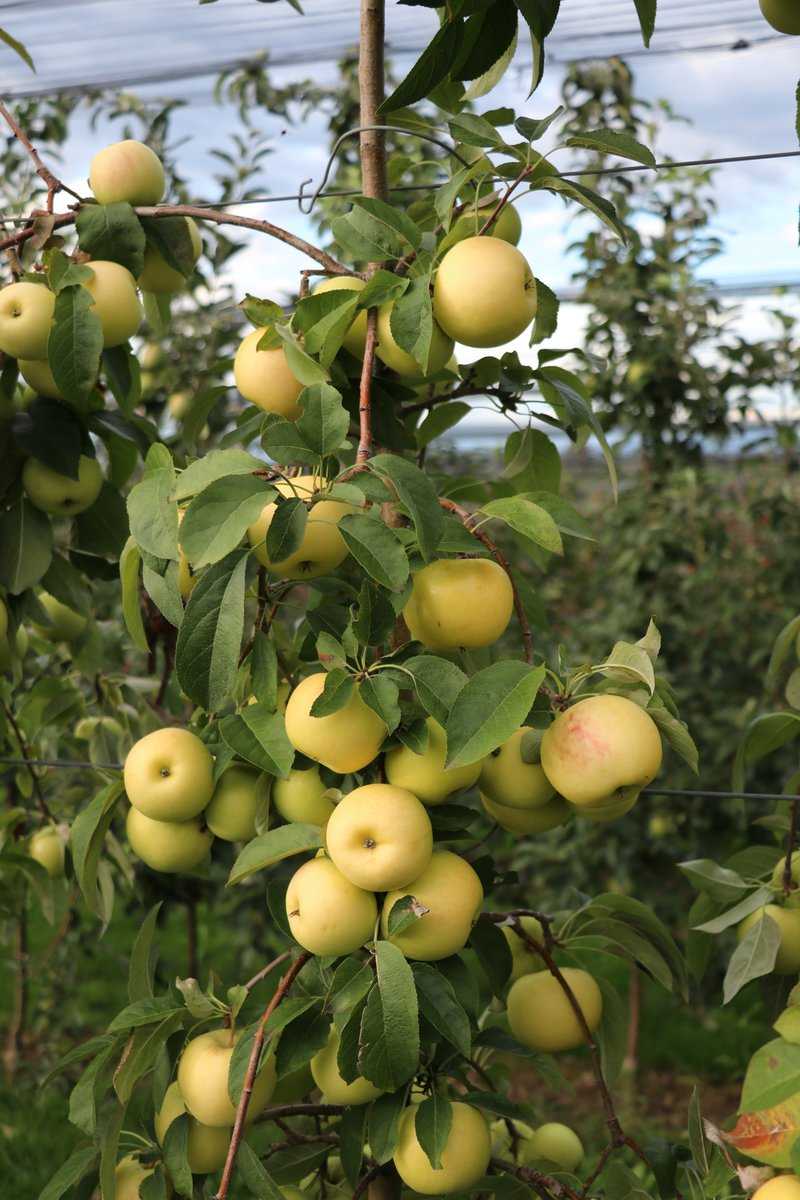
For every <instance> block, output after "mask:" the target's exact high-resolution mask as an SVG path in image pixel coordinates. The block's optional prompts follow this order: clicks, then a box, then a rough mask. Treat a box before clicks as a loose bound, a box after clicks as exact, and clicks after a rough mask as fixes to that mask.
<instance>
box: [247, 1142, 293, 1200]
mask: <svg viewBox="0 0 800 1200" xmlns="http://www.w3.org/2000/svg"><path fill="white" fill-rule="evenodd" d="M236 1168H237V1170H238V1171H239V1172H240V1173H241V1176H242V1180H243V1182H244V1185H245V1187H247V1188H249V1189H250V1191H251V1192H252V1193H253V1195H254V1196H259V1197H261V1198H262V1200H283V1192H282V1191H281V1190H280V1188H279V1187H278V1185H277V1183H276V1182H275V1180H274V1179H273V1178H272V1176H271V1175H270V1173H269V1171H268V1170H267V1168H266V1167H265V1166H264V1164H263V1162H262V1161H261V1159H260V1158H259V1157H258V1155H257V1154H256V1152H255V1150H253V1149H252V1147H251V1146H249V1145H248V1144H247V1142H245V1141H243V1142H240V1143H239V1153H238V1154H237V1156H236Z"/></svg>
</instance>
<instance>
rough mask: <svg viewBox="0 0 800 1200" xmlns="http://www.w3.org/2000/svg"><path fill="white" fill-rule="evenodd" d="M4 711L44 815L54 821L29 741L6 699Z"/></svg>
mask: <svg viewBox="0 0 800 1200" xmlns="http://www.w3.org/2000/svg"><path fill="white" fill-rule="evenodd" d="M3 712H4V713H5V716H6V720H7V721H8V723H9V725H10V726H11V728H12V729H13V730H14V736H15V737H16V739H17V742H18V743H19V749H20V754H21V755H22V757H23V758H24V759H25V765H26V767H27V768H28V774H29V775H30V777H31V783H32V784H33V791H34V795H35V796H36V800H37V802H38V805H39V809H40V811H41V813H42V816H44V817H47V819H48V821H52V819H53V814H52V813H51V811H50V809H49V807H48V804H47V801H46V800H45V798H44V792H43V791H42V785H41V782H40V781H39V776H38V775H37V774H36V771H35V770H34V768H33V762H32V760H31V755H30V751H29V750H28V743H27V742H26V741H25V738H24V736H23V734H22V730H21V729H20V727H19V725H18V724H17V719H16V717H15V716H14V713H13V712H12V710H11V708H10V707H9V705H8V704H6V702H5V701H3Z"/></svg>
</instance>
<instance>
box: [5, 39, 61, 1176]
mask: <svg viewBox="0 0 800 1200" xmlns="http://www.w3.org/2000/svg"><path fill="white" fill-rule="evenodd" d="M0 42H3V43H4V44H5V45H6V46H8V48H9V50H13V51H14V53H15V54H18V55H19V57H20V58H21V59H22V61H23V62H24V63H25V64H26V66H29V67H30V69H31V70H32V71H33V72H35V71H36V67H35V66H34V65H33V59H32V58H31V56H30V54H29V53H28V51H27V50H26V49H25V47H24V46H23V44H22V42H19V41H17V39H16V38H15V37H12V36H11V34H10V33H9V32H8V30H7V29H0ZM78 1153H80V1151H78ZM74 1157H76V1156H75V1155H73V1158H74ZM70 1161H71V1160H70ZM54 1178H55V1176H54ZM48 1186H49V1185H48ZM58 1195H59V1196H60V1195H61V1192H59V1193H58ZM40 1200H56V1197H55V1196H49V1195H48V1196H45V1193H44V1192H42V1195H41V1197H40Z"/></svg>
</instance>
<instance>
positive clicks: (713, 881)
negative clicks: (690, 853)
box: [677, 858, 752, 904]
mask: <svg viewBox="0 0 800 1200" xmlns="http://www.w3.org/2000/svg"><path fill="white" fill-rule="evenodd" d="M677 866H678V870H679V871H681V872H682V873H683V874H684V875H685V876H686V878H687V879H688V880H689V882H690V883H691V885H692V887H695V888H697V890H698V891H699V892H706V893H707V894H708V895H709V896H710V897H711V899H712V900H717V901H719V903H720V904H729V903H735V902H736V901H737V900H741V898H742V893H743V892H747V891H749V890H750V888H751V886H752V885H751V884H749V883H747V881H746V880H744V879H742V877H741V875H738V874H737V873H736V871H731V870H729V869H728V868H727V867H721V866H719V864H718V863H715V862H712V860H711V859H710V858H696V859H692V860H691V861H689V862H681V863H678V864H677Z"/></svg>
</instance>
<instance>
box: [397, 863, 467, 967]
mask: <svg viewBox="0 0 800 1200" xmlns="http://www.w3.org/2000/svg"><path fill="white" fill-rule="evenodd" d="M404 896H413V897H414V899H415V900H416V901H417V902H418V903H419V904H421V905H423V907H425V908H427V909H428V910H429V911H428V912H427V913H425V914H424V916H422V917H420V918H419V920H417V921H414V923H413V924H412V925H409V926H408V928H407V929H404V930H403V932H402V933H397V934H395V935H394V936H393V937H390V936H389V914H390V912H391V911H392V908H393V907H394V905H395V904H396V903H397V902H398V900H402V898H403V897H404ZM482 903H483V887H482V886H481V881H480V879H479V878H478V875H477V873H476V872H475V871H474V870H473V868H472V867H471V866H470V864H469V863H468V862H467V860H466V859H465V858H460V857H459V856H458V855H457V854H453V853H452V851H450V850H436V851H434V853H433V855H432V857H431V860H430V862H429V863H428V866H427V867H426V868H425V870H424V871H423V872H422V874H421V875H420V876H419V877H418V878H417V879H415V880H413V882H412V883H410V884H409V885H408V886H407V887H405V888H401V889H399V890H398V891H394V892H389V894H388V896H387V897H386V899H385V900H384V902H383V912H382V913H381V930H382V933H383V936H384V937H385V938H388V940H389V941H390V942H394V944H395V945H396V946H399V947H400V949H401V950H402V951H403V953H404V954H405V956H406V958H415V959H419V960H420V961H422V962H436V961H438V959H440V958H449V956H450V955H451V954H455V953H456V952H457V951H459V950H461V949H462V948H463V947H464V946H465V945H466V942H467V939H468V938H469V935H470V932H471V930H472V926H473V925H474V923H475V921H476V920H477V917H478V913H479V912H480V909H481V905H482Z"/></svg>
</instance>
